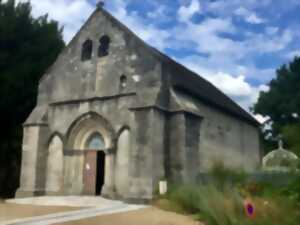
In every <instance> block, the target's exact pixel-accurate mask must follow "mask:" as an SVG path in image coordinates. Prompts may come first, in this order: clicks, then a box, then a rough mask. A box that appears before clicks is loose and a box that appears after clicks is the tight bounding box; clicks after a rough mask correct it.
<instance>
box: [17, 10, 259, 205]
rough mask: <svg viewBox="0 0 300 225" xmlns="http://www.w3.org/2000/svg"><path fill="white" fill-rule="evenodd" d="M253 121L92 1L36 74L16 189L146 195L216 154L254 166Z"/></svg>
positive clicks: (199, 168) (189, 174)
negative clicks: (72, 34) (93, 8)
mask: <svg viewBox="0 0 300 225" xmlns="http://www.w3.org/2000/svg"><path fill="white" fill-rule="evenodd" d="M258 130H259V124H258V122H257V121H256V120H255V119H254V118H253V117H252V116H251V115H250V114H248V113H247V112H246V111H244V110H243V109H242V108H241V107H239V106H238V105H237V104H236V103H234V102H233V101H232V100H231V99H230V98H228V97H227V96H226V95H225V94H223V93H222V92H221V91H220V90H218V89H217V88H216V87H214V86H213V85H212V84H211V83H209V82H208V81H206V80H204V79H203V78H201V77H200V76H199V75H197V74H195V73H193V72H191V71H189V70H188V69H187V68H185V67H183V66H182V65H180V64H178V63H176V62H175V61H173V60H172V59H170V58H169V57H167V56H166V55H164V54H162V53H160V52H159V51H157V50H156V49H154V48H152V47H150V46H148V45H147V44H145V43H144V42H143V41H142V40H140V39H139V38H138V37H137V36H136V35H135V34H133V33H132V32H131V31H130V30H129V29H128V28H126V27H125V26H124V25H122V24H121V23H120V22H119V21H117V20H116V19H115V18H114V17H113V16H111V15H110V14H109V13H108V12H106V11H105V10H104V9H102V8H98V9H97V10H96V11H95V12H94V13H93V14H92V15H91V17H90V18H89V19H88V21H87V22H86V23H85V25H84V26H83V27H82V28H81V29H80V31H79V32H78V34H77V35H76V36H75V37H74V39H73V40H72V41H71V42H70V44H69V45H68V46H67V47H66V48H65V49H64V51H63V52H62V53H61V54H60V55H59V57H58V59H57V60H56V62H55V63H54V64H53V65H52V67H50V68H49V70H48V71H47V72H46V74H45V75H44V76H43V78H42V79H41V80H40V84H39V93H38V101H37V106H36V107H35V109H34V110H33V112H32V113H31V115H30V116H29V118H28V119H27V121H26V122H25V123H24V137H23V154H22V169H21V186H20V188H19V190H18V192H17V196H37V195H103V196H106V197H109V198H118V199H127V200H149V199H151V198H152V197H153V194H154V192H155V190H157V186H158V182H159V180H161V179H168V180H170V181H176V182H195V181H196V179H197V175H198V174H199V173H200V172H203V171H207V170H208V169H209V168H210V167H211V166H212V164H213V163H214V162H215V161H217V160H220V161H223V162H224V164H225V165H228V166H230V167H234V168H240V167H243V168H245V169H246V170H254V169H255V168H257V167H258V166H259V165H260V158H261V156H260V145H259V131H258Z"/></svg>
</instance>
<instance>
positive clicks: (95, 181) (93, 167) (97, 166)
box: [83, 132, 105, 195]
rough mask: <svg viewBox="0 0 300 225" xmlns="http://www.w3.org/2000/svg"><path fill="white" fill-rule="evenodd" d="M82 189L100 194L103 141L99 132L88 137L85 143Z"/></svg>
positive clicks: (103, 158)
mask: <svg viewBox="0 0 300 225" xmlns="http://www.w3.org/2000/svg"><path fill="white" fill-rule="evenodd" d="M85 148H86V149H85V168H84V175H83V179H84V191H85V193H86V194H92V195H101V192H102V188H103V185H104V181H105V153H104V151H103V150H104V149H105V142H104V139H103V137H102V135H101V134H100V133H99V132H94V133H92V134H91V135H90V137H88V139H87V141H86V144H85Z"/></svg>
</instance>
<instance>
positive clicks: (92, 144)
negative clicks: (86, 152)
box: [86, 133, 105, 150]
mask: <svg viewBox="0 0 300 225" xmlns="http://www.w3.org/2000/svg"><path fill="white" fill-rule="evenodd" d="M86 148H87V149H91V150H99V149H104V148H105V144H104V139H103V137H102V136H101V135H100V134H99V133H94V134H92V135H91V136H90V137H89V139H88V140H87V143H86Z"/></svg>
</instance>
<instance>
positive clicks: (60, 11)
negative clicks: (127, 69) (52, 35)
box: [19, 0, 300, 119]
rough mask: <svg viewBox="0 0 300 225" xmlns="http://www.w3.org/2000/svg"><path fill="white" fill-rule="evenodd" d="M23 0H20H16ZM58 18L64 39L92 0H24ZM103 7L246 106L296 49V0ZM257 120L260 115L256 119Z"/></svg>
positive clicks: (193, 0)
mask: <svg viewBox="0 0 300 225" xmlns="http://www.w3.org/2000/svg"><path fill="white" fill-rule="evenodd" d="M19 1H25V0H19ZM31 2H32V4H33V12H34V15H35V16H39V15H42V14H44V13H49V17H50V18H53V19H55V20H58V21H59V22H60V24H61V25H64V27H65V30H64V38H65V40H66V42H68V41H69V40H70V39H71V38H72V37H73V36H74V34H75V33H76V32H77V31H78V29H79V28H80V26H81V25H82V24H83V23H84V22H85V20H86V19H87V18H88V16H89V15H90V14H91V13H92V11H93V10H94V9H95V2H96V0H42V1H41V0H31ZM105 2H106V3H105V8H106V9H107V10H108V11H109V12H111V13H112V14H113V15H114V16H115V17H117V18H118V19H119V20H120V21H121V22H123V23H124V24H125V25H127V26H128V27H129V28H130V29H132V30H133V31H134V32H135V33H136V34H137V35H138V36H139V37H141V38H142V39H143V40H145V41H146V42H147V43H149V44H150V45H152V46H154V47H156V48H158V49H159V50H161V51H162V52H164V53H166V54H168V55H169V56H171V57H172V58H174V59H175V60H177V61H179V62H180V63H182V64H184V65H185V66H187V67H188V68H190V69H192V70H194V71H196V72H197V73H199V74H200V75H201V76H203V77H204V78H206V79H207V80H209V81H210V82H212V83H213V84H214V85H216V86H217V87H218V88H220V89H221V90H222V91H224V92H225V93H226V94H228V95H229V96H230V97H231V98H233V99H234V100H235V101H236V102H237V103H238V104H240V105H241V106H242V107H244V108H245V109H248V108H249V107H250V106H251V105H253V103H254V102H255V101H256V100H257V97H258V93H259V91H261V90H268V82H269V81H270V80H271V79H272V78H273V77H274V76H275V70H276V68H278V67H279V66H280V65H282V64H284V63H287V62H289V61H290V60H292V59H293V57H294V56H295V55H300V42H299V39H300V13H299V11H300V1H299V0H107V1H105ZM259 119H261V118H259Z"/></svg>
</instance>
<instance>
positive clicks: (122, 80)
mask: <svg viewBox="0 0 300 225" xmlns="http://www.w3.org/2000/svg"><path fill="white" fill-rule="evenodd" d="M126 86H127V77H126V76H125V75H122V76H121V77H120V91H123V90H124V89H125V88H126Z"/></svg>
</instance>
